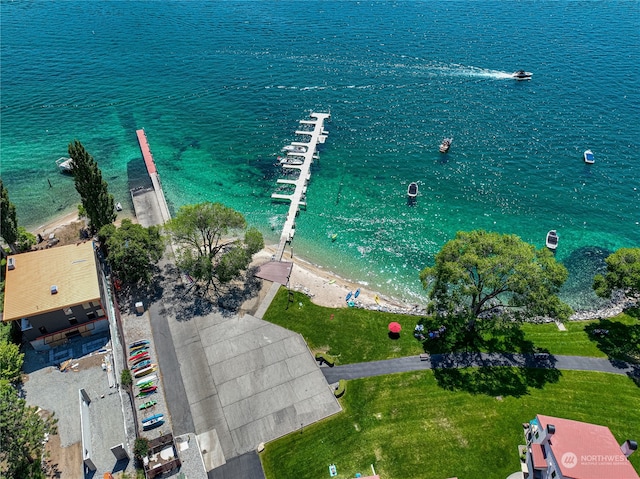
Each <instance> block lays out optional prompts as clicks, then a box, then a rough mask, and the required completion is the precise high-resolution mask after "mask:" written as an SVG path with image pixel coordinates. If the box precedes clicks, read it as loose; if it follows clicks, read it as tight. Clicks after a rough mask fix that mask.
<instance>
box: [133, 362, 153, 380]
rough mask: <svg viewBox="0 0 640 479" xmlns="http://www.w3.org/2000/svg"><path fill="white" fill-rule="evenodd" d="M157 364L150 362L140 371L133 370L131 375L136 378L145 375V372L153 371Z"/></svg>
mask: <svg viewBox="0 0 640 479" xmlns="http://www.w3.org/2000/svg"><path fill="white" fill-rule="evenodd" d="M157 368H158V366H157V365H156V364H150V365H149V366H147V367H146V368H142V369H141V370H140V371H137V372H134V373H133V375H134V376H135V377H137V378H141V377H142V376H146V375H147V374H151V373H155V372H156V369H157Z"/></svg>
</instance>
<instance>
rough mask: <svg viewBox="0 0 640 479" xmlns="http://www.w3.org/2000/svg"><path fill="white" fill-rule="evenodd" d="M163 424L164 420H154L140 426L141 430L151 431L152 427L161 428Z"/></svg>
mask: <svg viewBox="0 0 640 479" xmlns="http://www.w3.org/2000/svg"><path fill="white" fill-rule="evenodd" d="M163 424H164V419H154V420H153V421H149V422H147V423H145V424H144V425H143V426H142V429H145V430H148V429H153V428H154V427H158V426H162V425H163Z"/></svg>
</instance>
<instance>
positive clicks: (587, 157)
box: [584, 150, 596, 165]
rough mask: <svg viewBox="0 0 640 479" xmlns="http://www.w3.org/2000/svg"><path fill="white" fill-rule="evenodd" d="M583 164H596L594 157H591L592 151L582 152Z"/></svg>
mask: <svg viewBox="0 0 640 479" xmlns="http://www.w3.org/2000/svg"><path fill="white" fill-rule="evenodd" d="M584 162H585V163H586V164H588V165H593V164H594V163H595V162H596V159H595V157H594V156H593V151H591V150H585V152H584Z"/></svg>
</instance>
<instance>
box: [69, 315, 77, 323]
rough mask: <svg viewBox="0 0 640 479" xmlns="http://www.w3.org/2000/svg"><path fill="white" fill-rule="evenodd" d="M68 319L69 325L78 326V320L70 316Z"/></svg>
mask: <svg viewBox="0 0 640 479" xmlns="http://www.w3.org/2000/svg"><path fill="white" fill-rule="evenodd" d="M68 319H69V324H78V320H77V319H76V317H75V316H70V317H69V318H68Z"/></svg>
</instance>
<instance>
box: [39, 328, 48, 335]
mask: <svg viewBox="0 0 640 479" xmlns="http://www.w3.org/2000/svg"><path fill="white" fill-rule="evenodd" d="M38 329H39V330H40V334H47V328H45V327H44V326H40V327H39V328H38Z"/></svg>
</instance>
